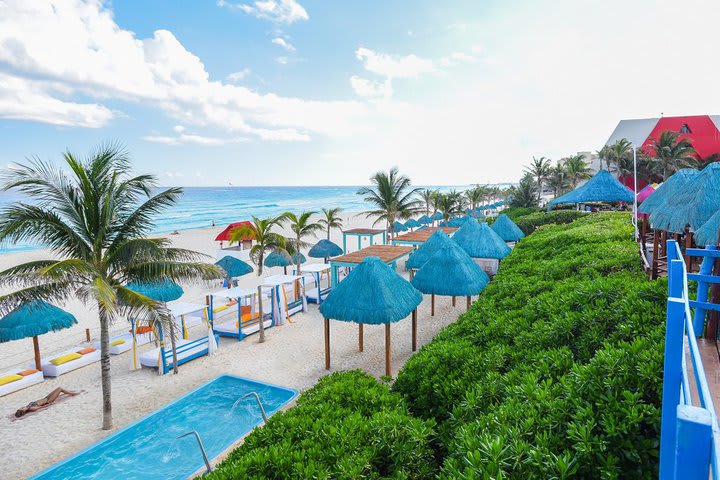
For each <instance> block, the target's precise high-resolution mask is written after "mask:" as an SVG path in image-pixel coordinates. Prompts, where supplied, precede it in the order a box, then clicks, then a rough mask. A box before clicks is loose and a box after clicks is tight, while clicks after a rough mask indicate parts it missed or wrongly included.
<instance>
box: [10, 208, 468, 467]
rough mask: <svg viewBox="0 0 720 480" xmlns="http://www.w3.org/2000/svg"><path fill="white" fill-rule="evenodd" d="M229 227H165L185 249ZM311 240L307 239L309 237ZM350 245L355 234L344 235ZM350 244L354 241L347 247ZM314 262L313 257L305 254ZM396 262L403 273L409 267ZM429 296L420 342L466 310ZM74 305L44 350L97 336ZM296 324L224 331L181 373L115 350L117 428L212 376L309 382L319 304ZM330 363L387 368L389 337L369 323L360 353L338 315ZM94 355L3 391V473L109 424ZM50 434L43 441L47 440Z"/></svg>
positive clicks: (200, 293) (398, 343) (317, 354)
mask: <svg viewBox="0 0 720 480" xmlns="http://www.w3.org/2000/svg"><path fill="white" fill-rule="evenodd" d="M369 223H370V222H369V221H367V220H366V219H365V218H364V216H358V215H356V214H347V215H346V219H345V228H352V227H361V226H362V227H364V226H369ZM224 227H225V226H224V225H222V226H217V227H214V228H205V229H196V230H185V231H181V232H180V233H179V234H178V235H168V236H167V238H170V239H172V241H173V243H174V244H175V245H176V246H179V247H183V248H191V249H194V250H197V251H200V252H203V253H206V254H208V255H212V256H213V257H214V256H215V254H216V252H217V250H218V244H217V243H216V242H214V241H213V239H214V238H215V236H216V235H217V233H219V232H220V231H221V230H222V229H223V228H224ZM332 239H333V241H335V242H336V243H338V244H340V245H342V236H341V233H340V232H339V231H334V232H333V234H332ZM311 240H312V239H311ZM348 243H349V248H350V249H355V248H356V243H355V242H350V241H349V242H348ZM350 244H351V245H352V246H350ZM40 258H49V257H48V253H47V252H44V251H29V252H19V253H13V254H6V255H2V256H0V268H3V269H4V268H8V267H9V266H12V265H15V264H18V263H21V262H26V261H29V260H33V259H40ZM309 261H310V263H314V262H317V261H321V260H317V259H309ZM398 271H399V272H400V273H401V274H403V275H405V276H406V277H407V274H406V272H403V271H401V269H400V268H399V269H398ZM277 273H282V269H281V268H272V269H267V270H266V271H264V272H263V276H268V275H274V274H277ZM258 283H259V279H258V277H257V275H256V274H255V273H253V274H249V275H246V276H244V277H242V278H241V279H240V285H241V286H248V287H251V286H256V285H257V284H258ZM183 288H184V289H185V295H184V296H183V297H182V300H183V301H188V302H196V303H204V298H205V295H206V294H207V293H209V292H212V291H217V290H218V289H219V288H221V286H220V284H219V282H216V283H214V284H212V285H207V284H196V285H183ZM429 305H430V301H429V298H426V299H425V301H423V304H422V305H421V306H420V309H419V315H418V319H419V320H418V345H423V344H425V343H427V342H428V341H430V340H431V339H432V337H433V336H434V335H435V334H436V333H437V332H438V331H439V330H441V329H442V328H443V327H445V326H446V325H448V324H450V323H451V322H453V321H454V320H455V319H457V316H458V315H459V314H460V313H462V312H463V311H464V310H465V301H464V299H461V300H459V301H458V302H457V307H452V306H451V300H450V299H449V298H442V297H441V298H438V300H437V303H436V313H435V316H434V317H430V306H429ZM63 307H64V308H65V309H67V310H68V311H70V312H72V313H73V314H74V315H75V316H76V317H77V319H78V322H79V324H78V325H76V326H74V327H72V328H70V329H67V330H65V331H61V332H57V333H50V334H47V335H43V336H42V337H40V348H41V352H42V354H43V356H51V355H52V354H54V353H57V352H60V351H62V350H65V349H68V348H72V347H74V346H76V345H84V344H85V329H86V328H89V329H90V334H91V338H92V341H97V339H98V337H99V333H100V332H99V326H98V321H97V317H96V312H94V311H93V310H92V309H91V308H89V307H86V306H84V305H83V304H82V303H80V302H79V301H72V302H69V303H68V304H67V305H64V306H63ZM292 319H293V320H294V323H287V322H286V323H285V325H282V326H278V327H276V328H271V329H269V330H267V332H266V342H265V343H262V344H261V343H258V337H257V335H253V336H250V337H249V338H247V339H245V340H244V341H242V342H238V341H237V340H234V339H230V338H221V339H220V344H219V348H220V349H219V351H218V352H217V354H216V355H214V356H212V357H202V358H199V359H197V360H193V361H192V362H189V363H186V364H184V365H181V366H180V368H179V374H178V375H173V374H168V375H165V376H159V375H158V374H157V371H156V370H155V369H148V368H143V369H141V370H131V369H130V361H131V359H130V354H129V352H128V353H125V354H122V355H118V356H112V357H111V362H112V399H113V418H114V425H115V429H119V428H122V427H124V426H126V425H128V424H129V423H132V422H133V421H135V420H137V419H139V418H141V417H143V416H145V415H147V414H149V413H151V412H152V411H154V410H156V409H158V408H159V407H161V406H163V405H165V404H167V403H169V402H171V401H173V400H175V399H176V398H178V397H180V396H181V395H183V394H185V393H187V392H188V391H190V390H192V389H194V388H196V387H198V386H200V385H202V384H204V383H207V382H208V381H210V380H212V379H214V378H215V377H217V376H218V375H222V374H230V375H237V376H241V377H247V378H250V379H254V380H260V381H264V382H269V383H274V384H278V385H283V386H287V387H291V388H295V389H298V390H301V391H302V390H305V389H307V388H309V387H311V386H312V385H314V384H315V383H316V382H317V380H318V378H320V377H321V376H323V375H326V374H327V373H328V372H327V371H326V370H325V368H324V343H323V322H322V316H321V315H320V312H319V310H318V307H317V305H314V304H310V305H309V306H308V312H306V313H300V314H297V315H295V316H293V317H292ZM128 328H129V327H128V323H127V321H126V320H125V319H119V320H118V321H117V322H116V324H115V325H114V326H113V329H112V330H113V331H115V332H123V331H127V329H128ZM204 331H205V330H204V327H203V326H199V327H195V328H194V329H191V330H190V338H198V337H200V336H201V335H202V334H203V332H204ZM331 332H332V342H331V360H332V368H331V372H333V371H338V370H347V369H354V368H360V369H363V370H365V371H367V372H369V373H371V374H372V375H375V376H376V377H380V376H382V375H384V371H385V337H384V327H383V326H366V327H365V343H364V352H363V353H359V352H358V351H357V326H356V325H354V324H349V323H344V322H332V324H331ZM410 333H411V325H410V319H409V318H407V319H405V320H403V321H400V322H398V323H396V324H393V325H392V371H393V375H395V374H396V373H397V372H398V370H399V369H400V368H401V367H402V365H403V364H404V363H405V361H406V360H407V359H408V357H409V356H410V355H411V353H412V352H411V343H410ZM151 348H154V345H152V344H150V345H146V346H144V347H142V348H141V351H143V350H145V349H151ZM32 352H33V350H32V341H31V340H30V339H27V340H19V341H15V342H9V343H4V344H0V373H2V372H5V371H7V370H9V369H12V368H16V367H22V368H27V367H30V366H31V365H32V364H33V353H32ZM58 386H62V387H64V388H66V389H71V390H84V392H83V393H82V394H80V395H78V396H77V397H73V398H69V399H67V400H66V401H63V402H60V403H58V404H56V405H53V406H52V407H50V408H48V409H47V410H44V411H42V412H38V413H37V414H34V415H32V416H29V417H27V418H23V419H20V420H17V421H11V420H10V419H9V418H8V416H10V415H12V413H13V412H14V411H15V410H16V409H17V408H19V407H21V406H24V405H26V404H27V403H28V402H30V401H32V400H37V399H38V398H41V397H43V396H45V395H46V394H47V393H48V392H50V391H51V390H52V389H54V388H55V387H58ZM101 398H102V397H101V389H100V363H99V362H98V363H95V364H92V365H89V366H87V367H83V368H80V369H78V370H75V371H73V372H70V373H67V374H65V375H62V376H61V377H58V378H55V379H51V378H48V379H46V380H45V381H44V382H43V383H41V384H39V385H34V386H32V387H29V388H26V389H24V390H20V391H19V392H15V393H11V394H9V395H6V396H4V397H0V452H1V453H0V457H1V458H2V465H3V468H2V474H1V475H0V477H2V478H24V477H26V476H29V475H32V474H34V473H37V472H39V471H41V470H43V469H45V468H47V467H49V466H51V465H53V464H54V463H56V462H58V461H60V460H62V459H64V458H66V457H68V456H70V455H72V454H74V453H76V452H78V451H80V450H82V449H84V448H86V447H88V446H90V445H91V444H93V443H95V442H96V441H98V440H100V439H102V438H103V437H104V436H106V435H108V434H109V433H111V432H108V431H103V430H101V428H100V427H101V424H102V412H101ZM46 440H49V441H46Z"/></svg>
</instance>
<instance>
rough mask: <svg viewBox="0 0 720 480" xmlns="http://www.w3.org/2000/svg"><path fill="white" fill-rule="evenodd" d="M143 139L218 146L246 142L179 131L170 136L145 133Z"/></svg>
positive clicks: (243, 139) (238, 139) (176, 143)
mask: <svg viewBox="0 0 720 480" xmlns="http://www.w3.org/2000/svg"><path fill="white" fill-rule="evenodd" d="M143 140H145V141H148V142H153V143H163V144H165V145H185V144H195V145H207V146H219V145H226V144H229V143H241V142H246V141H247V140H248V139H247V138H231V139H227V138H217V137H205V136H202V135H191V134H185V133H181V134H180V135H177V136H174V137H171V136H164V135H147V136H145V137H143Z"/></svg>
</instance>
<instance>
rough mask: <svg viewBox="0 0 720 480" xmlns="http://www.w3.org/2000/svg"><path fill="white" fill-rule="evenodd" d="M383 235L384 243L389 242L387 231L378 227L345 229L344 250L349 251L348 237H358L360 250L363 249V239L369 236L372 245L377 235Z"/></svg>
mask: <svg viewBox="0 0 720 480" xmlns="http://www.w3.org/2000/svg"><path fill="white" fill-rule="evenodd" d="M377 235H382V243H383V244H386V243H387V232H386V231H385V230H381V229H378V228H352V229H350V230H343V252H345V253H347V252H348V249H347V237H357V247H358V250H361V249H362V240H363V238H367V239H368V242H370V245H375V237H376V236H377Z"/></svg>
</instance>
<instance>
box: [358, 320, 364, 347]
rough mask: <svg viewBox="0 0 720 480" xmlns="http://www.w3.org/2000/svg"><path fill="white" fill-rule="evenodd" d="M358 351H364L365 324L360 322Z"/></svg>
mask: <svg viewBox="0 0 720 480" xmlns="http://www.w3.org/2000/svg"><path fill="white" fill-rule="evenodd" d="M358 351H360V352H362V351H363V324H362V323H360V324H358Z"/></svg>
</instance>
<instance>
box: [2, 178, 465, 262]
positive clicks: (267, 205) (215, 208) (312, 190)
mask: <svg viewBox="0 0 720 480" xmlns="http://www.w3.org/2000/svg"><path fill="white" fill-rule="evenodd" d="M358 188H359V187H357V186H339V187H184V189H183V191H184V194H183V196H182V198H181V200H180V201H179V202H178V203H177V204H176V205H175V206H173V207H170V208H168V209H167V210H166V211H165V213H164V214H163V215H162V216H161V217H160V218H158V219H157V222H156V224H155V230H154V232H153V233H166V232H172V231H174V230H186V229H191V228H202V227H209V226H211V225H212V223H213V222H215V224H216V225H223V224H227V223H230V222H237V221H240V220H248V219H250V217H251V216H252V215H255V216H256V217H261V218H262V217H269V216H273V215H279V214H281V213H283V212H287V211H293V212H301V211H304V210H320V209H321V208H323V207H325V208H332V207H340V208H342V209H343V210H345V211H349V212H359V211H362V210H365V209H366V208H367V205H366V204H365V203H364V202H363V200H362V198H361V197H360V196H359V195H357V193H356V192H357V190H358ZM422 188H433V189H435V188H437V189H440V190H441V191H446V190H450V189H453V188H455V189H457V190H465V189H466V188H468V185H454V186H423V187H422ZM20 200H22V197H20V196H18V195H17V194H14V193H8V192H0V207H2V206H3V205H5V204H8V203H12V202H17V201H20ZM35 248H40V247H39V246H38V245H29V244H22V245H10V244H0V254H1V253H7V252H17V251H22V250H29V249H35Z"/></svg>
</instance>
